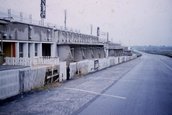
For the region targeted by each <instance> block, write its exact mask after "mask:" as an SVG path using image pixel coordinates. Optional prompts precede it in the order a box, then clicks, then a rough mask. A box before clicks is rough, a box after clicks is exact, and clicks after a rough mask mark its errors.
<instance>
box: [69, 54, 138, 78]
mask: <svg viewBox="0 0 172 115" xmlns="http://www.w3.org/2000/svg"><path fill="white" fill-rule="evenodd" d="M135 58H137V56H135V55H133V56H120V57H108V58H101V59H90V60H83V61H79V62H73V63H70V78H73V77H75V76H81V75H85V74H88V73H91V72H95V71H98V70H102V69H104V68H107V67H110V66H114V65H117V64H120V63H124V62H126V61H129V60H132V59H135Z"/></svg>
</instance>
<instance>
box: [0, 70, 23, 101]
mask: <svg viewBox="0 0 172 115" xmlns="http://www.w3.org/2000/svg"><path fill="white" fill-rule="evenodd" d="M0 75H1V76H0V100H2V99H5V98H8V97H11V96H14V95H17V94H19V93H20V83H19V70H5V71H0Z"/></svg>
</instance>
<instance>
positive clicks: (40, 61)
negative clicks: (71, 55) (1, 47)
mask: <svg viewBox="0 0 172 115" xmlns="http://www.w3.org/2000/svg"><path fill="white" fill-rule="evenodd" d="M5 64H6V65H23V66H36V65H46V64H49V65H58V64H59V58H57V57H35V58H27V57H22V58H21V57H20V58H17V57H5Z"/></svg>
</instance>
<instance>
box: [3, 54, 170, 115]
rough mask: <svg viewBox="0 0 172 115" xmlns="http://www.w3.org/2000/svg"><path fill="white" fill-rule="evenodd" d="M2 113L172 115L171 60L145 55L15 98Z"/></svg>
mask: <svg viewBox="0 0 172 115" xmlns="http://www.w3.org/2000/svg"><path fill="white" fill-rule="evenodd" d="M0 114H15V115H18V114H38V115H42V114H44V115H45V114H48V115H51V114H52V115H69V114H73V115H77V114H79V115H172V59H171V58H168V57H164V56H158V55H150V54H144V55H143V56H142V57H141V58H138V59H135V60H132V61H129V62H127V63H124V64H120V65H117V66H114V67H111V68H107V69H105V70H102V71H99V72H96V73H92V74H89V75H86V76H83V77H81V78H79V79H75V80H70V81H69V82H66V83H64V84H62V85H61V86H60V87H56V88H53V89H48V90H44V91H41V92H34V93H32V94H28V95H24V97H19V98H16V99H15V100H13V101H11V102H8V103H6V104H3V105H1V106H0Z"/></svg>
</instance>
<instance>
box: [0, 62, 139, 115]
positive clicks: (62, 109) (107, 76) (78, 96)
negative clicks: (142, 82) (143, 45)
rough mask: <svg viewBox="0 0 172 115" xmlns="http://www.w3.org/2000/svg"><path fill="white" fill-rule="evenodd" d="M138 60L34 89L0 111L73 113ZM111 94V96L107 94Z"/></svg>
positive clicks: (65, 114) (101, 93) (0, 112)
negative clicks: (56, 85) (40, 88)
mask: <svg viewBox="0 0 172 115" xmlns="http://www.w3.org/2000/svg"><path fill="white" fill-rule="evenodd" d="M140 61H141V60H140V59H136V60H133V61H130V62H127V63H124V64H121V65H118V66H114V67H111V68H107V69H105V70H102V71H99V72H96V73H92V74H89V75H86V76H84V77H81V78H80V79H75V80H71V81H69V82H67V83H65V84H63V85H62V86H60V87H57V88H54V89H50V90H45V91H42V92H36V93H34V94H32V95H26V96H24V97H23V98H17V99H16V100H14V101H12V102H10V103H7V104H5V105H2V106H0V114H14V115H15V114H16V115H17V114H38V115H42V114H53V115H57V114H59V115H67V114H72V113H75V112H76V111H77V110H80V109H81V108H82V107H85V106H86V105H88V104H90V103H92V102H93V101H94V100H95V99H97V97H99V96H101V95H102V96H105V97H106V96H107V95H105V94H103V92H104V91H105V90H107V89H108V88H109V87H110V86H111V85H113V84H114V83H115V82H117V81H118V80H119V79H120V78H121V77H122V76H123V75H124V74H127V72H128V71H130V70H131V69H132V68H133V67H134V66H136V65H137V64H138V63H139V62H140ZM109 97H113V96H109Z"/></svg>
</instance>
